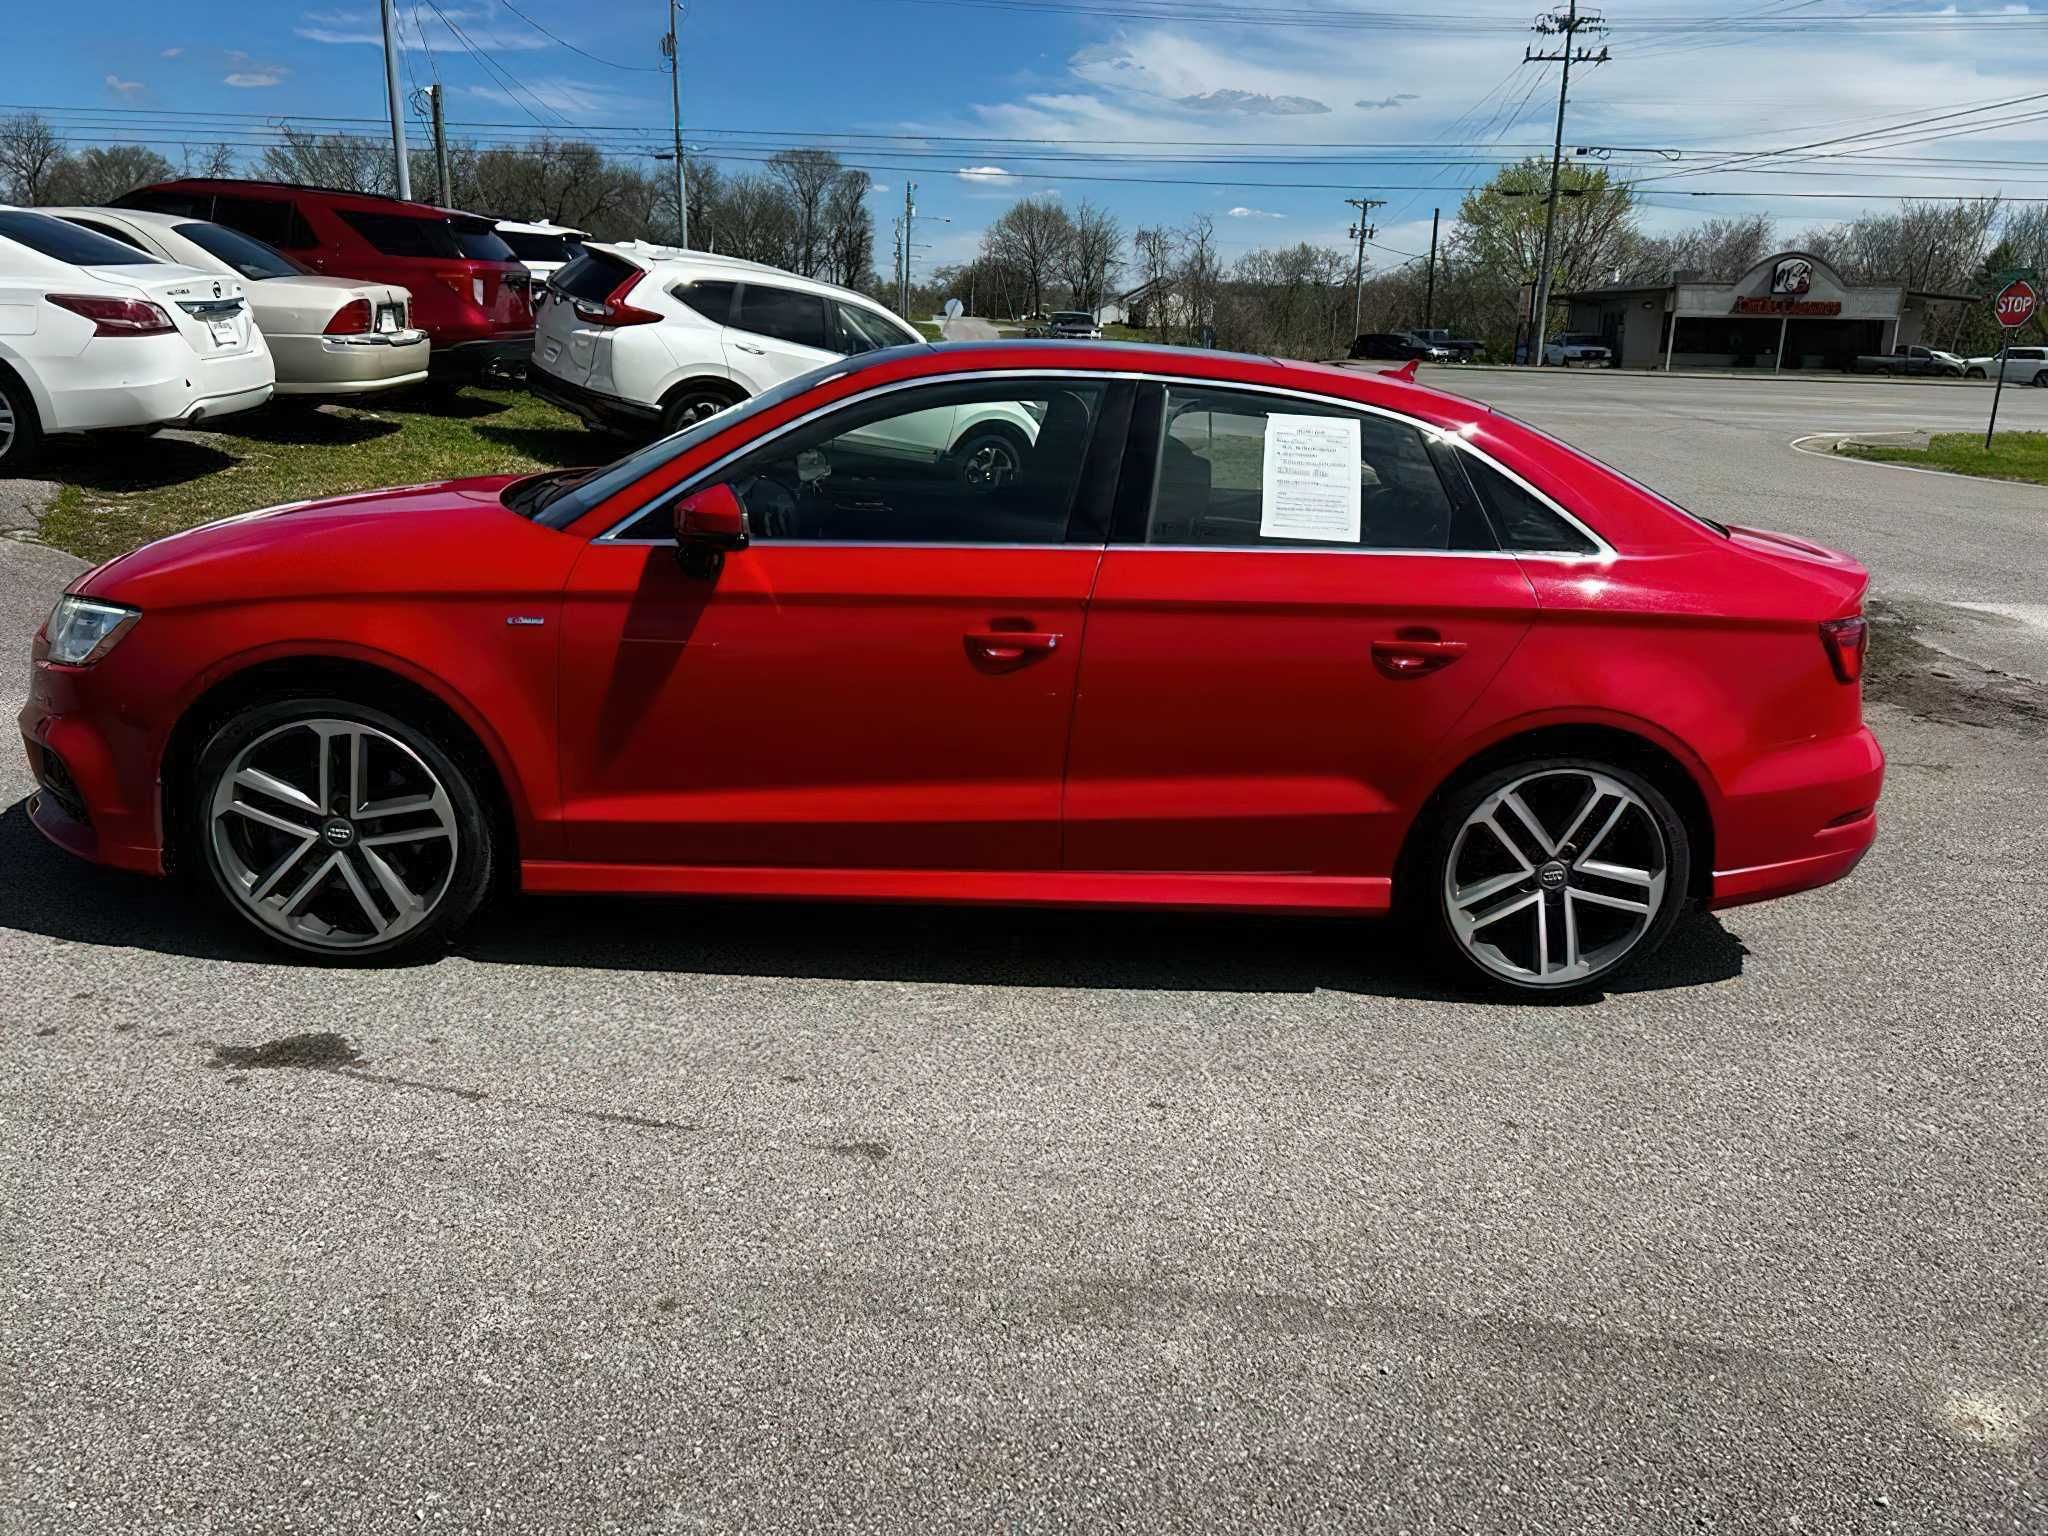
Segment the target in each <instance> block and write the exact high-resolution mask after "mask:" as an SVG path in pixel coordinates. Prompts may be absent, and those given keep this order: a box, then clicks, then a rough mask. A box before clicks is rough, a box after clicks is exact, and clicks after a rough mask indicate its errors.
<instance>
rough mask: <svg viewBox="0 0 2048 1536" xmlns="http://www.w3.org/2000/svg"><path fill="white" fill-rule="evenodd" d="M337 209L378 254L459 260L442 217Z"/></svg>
mask: <svg viewBox="0 0 2048 1536" xmlns="http://www.w3.org/2000/svg"><path fill="white" fill-rule="evenodd" d="M337 212H339V213H340V214H341V218H342V222H343V223H345V224H347V225H348V227H349V228H350V229H353V230H354V231H355V232H356V233H357V234H359V235H361V236H362V237H363V238H364V239H365V240H367V241H369V242H370V244H371V245H372V246H373V247H374V248H375V249H376V250H377V252H378V254H379V255H383V256H400V257H409V258H425V259H428V260H433V261H460V260H462V257H463V251H462V247H461V245H460V244H458V243H457V241H456V239H455V231H454V230H452V229H450V228H449V227H448V221H447V220H446V219H431V218H418V217H415V216H414V215H412V214H405V213H367V212H363V211H360V210H358V209H354V208H342V209H338V210H337ZM501 243H502V242H501Z"/></svg>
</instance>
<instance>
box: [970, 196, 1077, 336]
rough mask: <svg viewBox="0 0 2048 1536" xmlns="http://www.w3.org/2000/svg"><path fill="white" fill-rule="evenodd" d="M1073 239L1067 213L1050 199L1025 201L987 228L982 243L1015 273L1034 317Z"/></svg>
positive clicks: (1012, 205) (1010, 209) (1071, 224)
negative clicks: (1021, 282)
mask: <svg viewBox="0 0 2048 1536" xmlns="http://www.w3.org/2000/svg"><path fill="white" fill-rule="evenodd" d="M1073 239H1074V223H1073V220H1071V219H1070V218H1068V217H1067V210H1066V209H1064V208H1062V207H1061V206H1060V205H1059V204H1058V203H1056V202H1054V201H1053V200H1052V199H1051V198H1025V199H1024V200H1023V201H1022V202H1019V203H1012V204H1011V205H1010V207H1009V210H1008V211H1007V212H1005V213H1004V214H1003V216H1002V217H1001V218H999V219H997V220H996V221H995V223H993V224H991V225H989V227H988V233H987V236H985V237H984V242H983V243H984V245H985V246H986V247H987V248H988V249H989V251H990V253H991V254H992V255H994V256H995V257H996V258H997V259H998V260H1000V261H1005V262H1008V263H1010V264H1011V265H1013V266H1014V267H1015V268H1016V269H1017V272H1018V275H1019V276H1020V278H1021V279H1022V281H1023V287H1024V292H1025V293H1026V294H1027V295H1028V296H1029V298H1030V300H1031V307H1030V310H1029V311H1028V312H1029V313H1031V314H1034V315H1035V314H1037V313H1038V312H1039V310H1040V308H1041V307H1042V306H1043V302H1044V298H1045V289H1046V284H1047V279H1049V278H1051V277H1053V276H1055V275H1056V274H1057V272H1058V271H1059V269H1060V267H1061V266H1062V265H1063V264H1064V262H1065V261H1066V258H1067V251H1068V249H1069V247H1070V246H1071V245H1072V243H1073Z"/></svg>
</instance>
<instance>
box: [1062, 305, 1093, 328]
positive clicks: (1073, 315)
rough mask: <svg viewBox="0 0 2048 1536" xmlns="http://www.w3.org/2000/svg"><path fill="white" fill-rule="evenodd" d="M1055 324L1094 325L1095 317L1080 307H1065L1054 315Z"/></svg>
mask: <svg viewBox="0 0 2048 1536" xmlns="http://www.w3.org/2000/svg"><path fill="white" fill-rule="evenodd" d="M1052 323H1053V324H1054V325H1093V324H1094V323H1095V317H1094V316H1093V315H1091V314H1087V313H1085V312H1083V311H1081V310H1078V309H1063V310H1061V311H1060V312H1059V313H1058V314H1056V315H1054V316H1053V317H1052Z"/></svg>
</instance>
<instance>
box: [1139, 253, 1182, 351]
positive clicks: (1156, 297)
mask: <svg viewBox="0 0 2048 1536" xmlns="http://www.w3.org/2000/svg"><path fill="white" fill-rule="evenodd" d="M1131 255H1132V258H1133V260H1134V262H1135V265H1136V269H1137V270H1136V276H1137V279H1138V288H1139V290H1140V292H1142V293H1143V295H1144V298H1143V300H1142V302H1141V303H1140V304H1139V305H1138V306H1137V307H1135V308H1134V309H1133V310H1132V312H1131V323H1132V324H1133V325H1150V326H1152V327H1154V328H1156V329H1157V330H1158V331H1159V332H1160V334H1161V335H1164V334H1165V331H1166V325H1167V315H1168V313H1169V312H1170V311H1171V310H1172V309H1173V306H1174V294H1173V274H1174V269H1175V267H1176V266H1177V265H1178V264H1179V261H1180V237H1179V236H1178V235H1177V234H1176V233H1175V232H1174V231H1173V230H1170V229H1167V228H1164V227H1155V228H1152V229H1141V230H1139V231H1138V232H1137V233H1136V234H1134V235H1132V236H1131Z"/></svg>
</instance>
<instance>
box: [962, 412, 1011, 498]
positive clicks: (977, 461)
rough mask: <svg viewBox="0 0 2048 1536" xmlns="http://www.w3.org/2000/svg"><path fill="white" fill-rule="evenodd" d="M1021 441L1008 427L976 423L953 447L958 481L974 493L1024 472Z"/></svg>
mask: <svg viewBox="0 0 2048 1536" xmlns="http://www.w3.org/2000/svg"><path fill="white" fill-rule="evenodd" d="M1024 452H1025V441H1024V435H1023V434H1022V433H1021V432H1016V431H1012V430H1011V429H1010V428H1008V427H977V428H975V429H974V430H973V431H971V432H969V433H968V434H967V435H966V436H965V437H963V438H962V439H961V440H960V442H959V443H958V444H957V445H956V446H955V447H954V449H953V467H954V471H955V473H957V474H958V475H959V477H960V483H961V485H963V486H964V487H966V488H967V489H968V490H969V491H972V492H974V493H976V494H977V495H979V494H982V493H984V492H988V491H993V490H995V489H997V488H998V487H1000V486H1005V485H1009V484H1011V483H1012V482H1014V481H1015V480H1016V478H1017V477H1018V476H1019V475H1020V474H1022V473H1023V472H1024Z"/></svg>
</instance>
